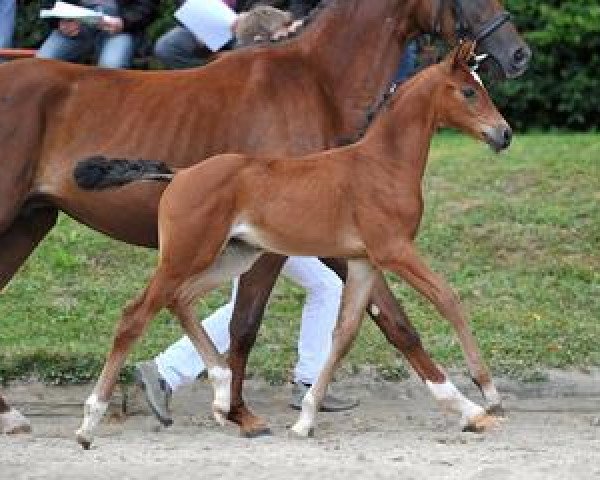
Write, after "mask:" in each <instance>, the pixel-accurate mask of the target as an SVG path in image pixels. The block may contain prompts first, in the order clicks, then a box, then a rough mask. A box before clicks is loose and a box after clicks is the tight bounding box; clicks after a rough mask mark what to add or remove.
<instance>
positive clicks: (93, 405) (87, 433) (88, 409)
mask: <svg viewBox="0 0 600 480" xmlns="http://www.w3.org/2000/svg"><path fill="white" fill-rule="evenodd" d="M107 408H108V402H102V401H100V400H99V399H98V395H96V394H95V393H92V394H91V395H90V396H89V397H88V399H87V400H86V401H85V404H84V406H83V422H82V423H81V427H80V428H79V430H77V431H76V432H75V435H76V438H77V442H78V443H79V444H80V445H81V446H82V447H83V448H85V449H86V450H87V449H88V448H90V445H91V443H92V440H93V439H94V430H96V427H98V424H99V423H100V420H102V417H103V416H104V413H105V412H106V409H107Z"/></svg>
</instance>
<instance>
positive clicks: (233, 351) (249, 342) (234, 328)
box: [228, 254, 285, 437]
mask: <svg viewBox="0 0 600 480" xmlns="http://www.w3.org/2000/svg"><path fill="white" fill-rule="evenodd" d="M284 263H285V257H282V256H279V255H274V254H264V255H263V256H262V257H261V258H259V259H258V260H257V261H256V263H255V264H254V265H253V266H252V269H251V270H249V271H248V272H246V273H245V274H244V275H242V276H241V277H240V281H239V284H238V291H237V296H236V299H235V308H234V311H233V315H232V318H231V323H230V324H229V331H230V335H231V346H230V348H229V366H230V367H231V372H232V375H233V377H232V387H231V410H230V412H229V415H228V419H229V420H231V421H232V422H234V423H236V424H237V425H239V427H240V433H241V435H242V436H245V437H256V436H259V435H264V434H268V433H269V432H270V430H269V427H268V426H267V424H266V422H265V421H264V420H263V419H262V418H260V417H257V416H256V415H254V414H253V413H252V412H251V411H250V410H248V408H247V407H246V405H245V404H244V400H243V398H242V388H243V383H244V373H245V370H246V364H247V362H248V355H249V353H250V349H251V348H252V346H253V345H254V342H255V340H256V335H257V333H258V329H259V328H260V323H261V320H262V317H263V313H264V310H265V305H266V304H267V301H268V300H269V295H270V293H271V290H272V289H273V285H275V281H276V280H277V276H278V274H279V272H280V271H281V267H282V266H283V264H284Z"/></svg>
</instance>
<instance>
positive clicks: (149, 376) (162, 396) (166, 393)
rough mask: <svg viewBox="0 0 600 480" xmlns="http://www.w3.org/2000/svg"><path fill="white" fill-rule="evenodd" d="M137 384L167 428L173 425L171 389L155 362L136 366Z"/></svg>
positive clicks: (134, 374)
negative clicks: (170, 406) (170, 405)
mask: <svg viewBox="0 0 600 480" xmlns="http://www.w3.org/2000/svg"><path fill="white" fill-rule="evenodd" d="M133 376H134V379H135V383H136V384H137V385H138V386H139V387H140V388H141V389H142V390H143V391H144V393H145V394H146V395H145V397H146V401H147V402H148V406H149V407H150V409H151V410H152V412H153V413H154V415H155V416H156V418H157V419H158V421H159V422H160V423H162V424H163V425H164V426H165V427H168V426H170V425H172V424H173V418H172V417H171V411H170V410H169V402H170V400H171V388H170V387H169V385H168V384H167V382H165V380H164V379H163V378H162V377H161V376H160V373H158V367H157V366H156V362H155V361H154V360H149V361H147V362H140V363H138V364H136V366H135V370H134V372H133Z"/></svg>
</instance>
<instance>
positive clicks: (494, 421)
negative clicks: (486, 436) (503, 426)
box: [462, 413, 502, 433]
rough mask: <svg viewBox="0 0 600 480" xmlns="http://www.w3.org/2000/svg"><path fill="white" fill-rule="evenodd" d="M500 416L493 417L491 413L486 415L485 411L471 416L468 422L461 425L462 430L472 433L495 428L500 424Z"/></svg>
mask: <svg viewBox="0 0 600 480" xmlns="http://www.w3.org/2000/svg"><path fill="white" fill-rule="evenodd" d="M501 420H502V419H501V418H499V417H495V416H493V415H488V414H487V413H482V414H481V415H477V416H476V417H473V418H472V419H471V420H469V422H468V423H467V424H466V425H465V426H464V427H463V429H462V431H463V432H472V433H483V432H485V431H488V430H491V429H493V428H496V427H498V426H499V425H500V422H501Z"/></svg>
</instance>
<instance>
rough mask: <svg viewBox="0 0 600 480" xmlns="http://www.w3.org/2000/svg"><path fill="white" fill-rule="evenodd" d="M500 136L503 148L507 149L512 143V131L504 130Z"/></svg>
mask: <svg viewBox="0 0 600 480" xmlns="http://www.w3.org/2000/svg"><path fill="white" fill-rule="evenodd" d="M502 136H503V138H504V148H507V147H508V146H509V145H510V142H511V141H512V130H511V129H510V128H505V129H504V132H503V133H502Z"/></svg>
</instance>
